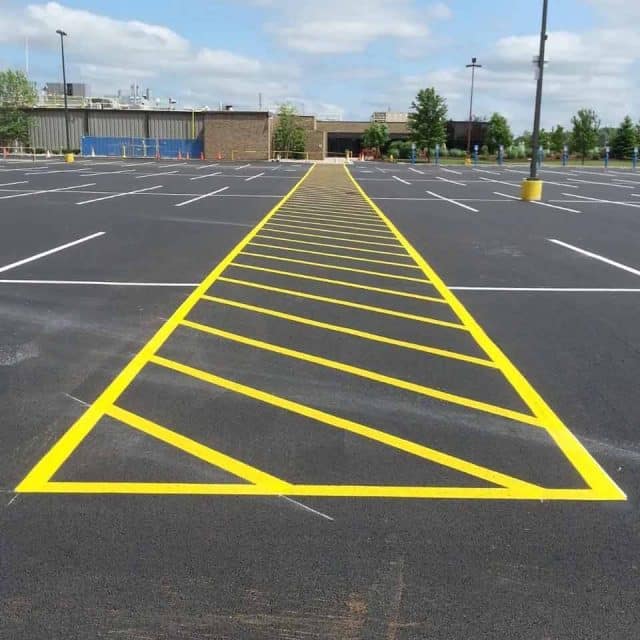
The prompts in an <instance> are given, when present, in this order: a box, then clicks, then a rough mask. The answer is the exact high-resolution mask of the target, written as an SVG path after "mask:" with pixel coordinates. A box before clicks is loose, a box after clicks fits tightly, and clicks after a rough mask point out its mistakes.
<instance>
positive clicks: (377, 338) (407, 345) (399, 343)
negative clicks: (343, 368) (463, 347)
mask: <svg viewBox="0 0 640 640" xmlns="http://www.w3.org/2000/svg"><path fill="white" fill-rule="evenodd" d="M202 297H203V298H204V299H205V300H209V301H210V302H216V303H218V304H224V305H227V306H230V307H236V308H238V309H245V310H246V311H252V312H254V313H262V314H264V315H268V316H273V317H274V318H281V319H283V320H288V321H290V322H298V323H300V324H306V325H309V326H310V327H317V328H319V329H327V330H328V331H335V332H337V333H345V334H347V335H351V336H356V337H357V338H364V339H365V340H372V341H374V342H382V343H384V344H390V345H392V346H395V347H403V348H404V349H413V350H414V351H422V352H423V353H429V354H431V355H435V356H441V357H443V358H450V359H452V360H460V361H462V362H468V363H470V364H475V365H481V366H483V367H495V366H496V365H495V364H494V363H493V362H491V360H485V359H483V358H476V357H475V356H470V355H466V354H464V353H458V352H456V351H449V350H447V349H438V348H436V347H429V346H427V345H424V344H416V343H414V342H407V341H406V340H397V339H396V338H389V337H387V336H382V335H379V334H377V333H370V332H369V331H360V330H359V329H352V328H351V327H344V326H341V325H336V324H330V323H328V322H320V321H319V320H313V319H312V318H305V317H303V316H297V315H293V314H290V313H283V312H281V311H276V310H275V309H267V308H266V307H258V306H256V305H252V304H245V303H244V302H237V301H235V300H230V299H228V298H219V297H217V296H208V295H207V296H202Z"/></svg>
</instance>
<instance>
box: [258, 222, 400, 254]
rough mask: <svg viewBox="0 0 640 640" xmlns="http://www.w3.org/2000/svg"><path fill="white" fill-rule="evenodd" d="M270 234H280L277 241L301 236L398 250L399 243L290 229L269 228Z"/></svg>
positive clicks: (267, 229)
mask: <svg viewBox="0 0 640 640" xmlns="http://www.w3.org/2000/svg"><path fill="white" fill-rule="evenodd" d="M265 231H267V232H268V233H278V234H280V235H279V236H276V238H275V239H276V240H285V238H284V237H282V236H300V237H303V238H324V239H325V240H340V242H353V243H356V244H370V245H372V246H375V247H395V248H396V249H397V248H398V244H397V243H392V242H371V241H368V240H361V239H360V238H353V239H351V238H337V237H336V236H324V235H320V234H317V233H303V232H301V231H289V230H288V229H287V230H286V231H285V230H284V229H272V228H271V227H268V228H266V229H265ZM260 235H261V237H265V236H264V235H263V234H260ZM398 255H401V256H406V253H401V254H398Z"/></svg>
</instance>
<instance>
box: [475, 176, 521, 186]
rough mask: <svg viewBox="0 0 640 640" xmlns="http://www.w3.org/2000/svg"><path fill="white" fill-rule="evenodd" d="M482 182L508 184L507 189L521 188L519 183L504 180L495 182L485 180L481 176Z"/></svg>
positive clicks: (488, 179)
mask: <svg viewBox="0 0 640 640" xmlns="http://www.w3.org/2000/svg"><path fill="white" fill-rule="evenodd" d="M480 180H482V181H484V182H495V183H496V184H506V185H507V187H519V186H520V184H519V183H518V182H504V181H503V180H494V179H493V178H484V177H483V176H480Z"/></svg>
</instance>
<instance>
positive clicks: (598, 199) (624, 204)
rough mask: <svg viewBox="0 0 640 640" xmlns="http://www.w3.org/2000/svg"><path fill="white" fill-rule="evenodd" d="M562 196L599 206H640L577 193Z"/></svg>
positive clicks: (639, 205) (635, 207)
mask: <svg viewBox="0 0 640 640" xmlns="http://www.w3.org/2000/svg"><path fill="white" fill-rule="evenodd" d="M562 195H563V196H567V198H580V200H589V201H590V202H598V203H600V204H618V205H620V206H621V207H633V208H634V209H638V208H640V204H632V203H631V202H620V201H618V200H602V199H601V198H590V197H589V196H581V195H579V194H577V193H563V194H562ZM632 195H633V194H632Z"/></svg>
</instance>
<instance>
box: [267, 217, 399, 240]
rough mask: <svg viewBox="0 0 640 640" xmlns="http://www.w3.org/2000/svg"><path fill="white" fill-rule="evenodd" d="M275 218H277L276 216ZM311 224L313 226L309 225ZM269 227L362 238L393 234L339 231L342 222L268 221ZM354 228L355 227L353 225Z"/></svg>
mask: <svg viewBox="0 0 640 640" xmlns="http://www.w3.org/2000/svg"><path fill="white" fill-rule="evenodd" d="M276 220H277V218H276ZM309 225H313V226H309ZM269 226H270V227H283V228H285V229H306V230H308V231H324V232H325V233H329V232H331V233H337V234H338V235H348V236H360V237H363V238H386V239H387V240H393V236H392V235H391V234H390V233H389V232H388V231H387V232H386V233H380V232H375V233H374V232H373V231H367V232H366V233H357V232H351V231H340V229H344V228H345V225H343V224H324V223H320V222H310V221H308V220H307V221H306V224H288V223H285V222H277V221H276V222H270V223H269ZM354 228H356V227H354Z"/></svg>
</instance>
